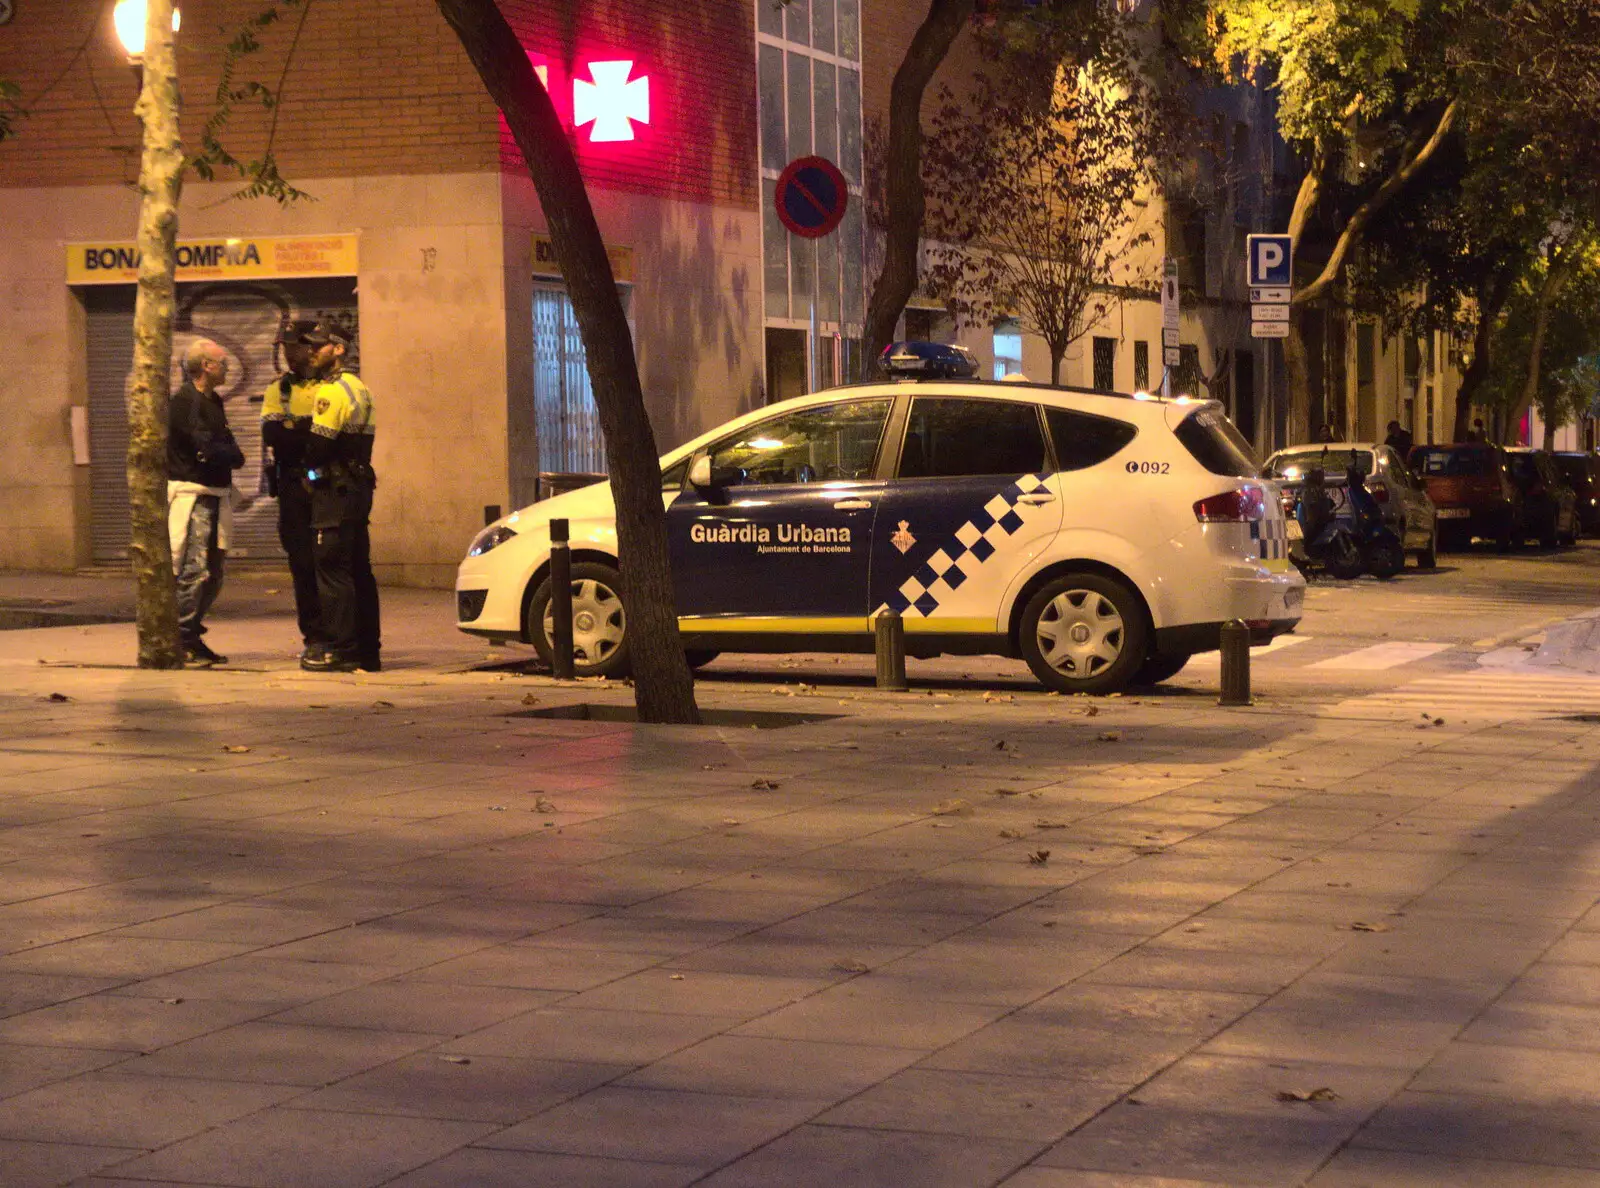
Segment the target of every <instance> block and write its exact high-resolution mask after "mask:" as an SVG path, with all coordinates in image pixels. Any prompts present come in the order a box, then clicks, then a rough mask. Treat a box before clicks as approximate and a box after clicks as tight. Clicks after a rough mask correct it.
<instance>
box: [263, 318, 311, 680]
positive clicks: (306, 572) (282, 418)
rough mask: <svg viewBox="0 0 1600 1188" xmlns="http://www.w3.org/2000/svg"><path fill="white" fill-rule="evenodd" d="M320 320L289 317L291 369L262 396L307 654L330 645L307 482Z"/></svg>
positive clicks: (272, 479)
mask: <svg viewBox="0 0 1600 1188" xmlns="http://www.w3.org/2000/svg"><path fill="white" fill-rule="evenodd" d="M316 326H317V323H316V321H315V320H313V319H310V318H299V319H286V320H285V321H284V323H283V325H282V327H281V328H280V329H279V332H278V345H279V346H280V347H282V348H283V358H284V362H285V363H286V364H287V365H288V368H289V370H288V371H286V372H285V373H284V374H283V375H282V376H280V377H279V378H277V379H275V380H273V381H272V383H270V384H269V385H267V391H266V396H265V398H264V399H263V400H262V402H261V440H262V442H263V443H264V444H265V445H266V446H267V448H268V449H270V450H271V451H272V467H271V469H270V470H269V471H268V472H267V474H268V485H269V487H270V488H271V492H272V494H273V496H274V497H275V498H276V499H277V500H278V539H279V540H280V541H282V542H283V551H284V553H285V554H286V555H287V556H288V558H289V574H290V576H291V578H292V579H293V580H294V609H295V614H296V616H297V617H298V618H299V620H300V638H301V640H302V642H303V644H304V650H303V651H302V652H301V653H300V658H301V659H302V660H305V659H309V658H311V657H313V656H320V655H321V654H322V652H323V649H324V648H325V646H326V638H325V636H324V635H323V631H322V604H321V602H320V601H319V600H318V598H317V561H316V553H315V548H316V531H315V529H313V528H312V527H311V489H310V488H309V487H308V486H307V485H306V481H305V478H306V465H305V458H306V446H307V444H308V443H309V442H310V440H311V416H312V413H313V411H314V406H315V403H316V390H317V387H318V381H317V380H316V379H315V378H314V377H313V376H312V374H311V356H312V355H313V354H314V353H315V352H316V346H315V345H314V344H312V343H311V342H308V341H306V336H307V335H309V334H312V333H313V331H315V329H316Z"/></svg>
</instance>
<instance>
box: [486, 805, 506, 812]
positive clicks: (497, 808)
mask: <svg viewBox="0 0 1600 1188" xmlns="http://www.w3.org/2000/svg"><path fill="white" fill-rule="evenodd" d="M489 811H490V812H491V813H503V812H505V811H506V806H505V805H503V804H491V805H490V806H489Z"/></svg>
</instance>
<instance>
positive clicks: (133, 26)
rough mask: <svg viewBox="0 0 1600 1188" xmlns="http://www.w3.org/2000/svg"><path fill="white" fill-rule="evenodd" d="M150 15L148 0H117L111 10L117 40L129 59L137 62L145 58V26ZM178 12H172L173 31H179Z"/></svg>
mask: <svg viewBox="0 0 1600 1188" xmlns="http://www.w3.org/2000/svg"><path fill="white" fill-rule="evenodd" d="M148 14H149V4H148V3H147V0H117V6H116V7H115V8H113V9H112V10H111V23H112V24H114V25H115V26H116V28H117V40H118V41H120V42H122V48H123V49H125V50H127V51H128V58H129V59H130V60H131V61H135V62H137V61H138V60H139V59H140V58H142V57H143V56H144V26H145V18H146V16H147V15H148ZM178 24H179V19H178V10H177V9H176V8H174V9H173V10H172V31H173V32H174V33H176V32H177V31H178Z"/></svg>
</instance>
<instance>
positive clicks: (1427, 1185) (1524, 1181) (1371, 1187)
mask: <svg viewBox="0 0 1600 1188" xmlns="http://www.w3.org/2000/svg"><path fill="white" fill-rule="evenodd" d="M1594 1184H1595V1174H1594V1172H1593V1171H1590V1170H1587V1169H1579V1168H1567V1167H1551V1166H1549V1165H1548V1164H1536V1163H1510V1162H1505V1161H1501V1160H1489V1159H1447V1158H1443V1157H1441V1156H1438V1155H1414V1154H1412V1153H1410V1152H1406V1151H1372V1150H1362V1149H1360V1148H1347V1149H1345V1150H1343V1151H1340V1152H1339V1153H1338V1154H1337V1155H1335V1156H1334V1157H1333V1158H1332V1159H1331V1160H1330V1161H1329V1162H1328V1165H1327V1166H1326V1167H1324V1168H1323V1169H1322V1170H1321V1171H1319V1172H1318V1173H1317V1174H1316V1175H1314V1176H1312V1177H1311V1179H1309V1180H1307V1181H1306V1188H1440V1185H1449V1188H1508V1186H1510V1185H1515V1186H1516V1188H1594ZM1030 1188H1031V1186H1030ZM1038 1188H1046V1186H1045V1185H1039V1186H1038Z"/></svg>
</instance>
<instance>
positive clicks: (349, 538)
mask: <svg viewBox="0 0 1600 1188" xmlns="http://www.w3.org/2000/svg"><path fill="white" fill-rule="evenodd" d="M306 337H307V338H308V340H310V341H311V343H312V345H313V346H314V347H315V353H314V354H313V355H312V357H311V368H312V373H313V374H314V375H315V376H316V377H317V379H319V380H320V381H321V383H320V384H319V386H318V387H317V390H316V396H315V400H314V402H313V405H312V414H311V440H310V442H309V443H308V444H307V446H306V483H307V485H308V486H309V487H310V491H311V526H312V527H313V528H314V529H315V530H316V541H315V553H316V560H317V596H318V598H319V599H320V601H321V603H322V628H323V632H324V634H325V636H326V640H327V645H326V650H325V651H324V652H323V653H322V654H321V655H320V656H308V657H306V658H304V659H302V660H301V661H300V667H301V668H304V669H306V670H308V671H310V672H353V671H355V670H356V669H361V670H363V671H365V672H376V671H378V670H379V668H380V667H381V659H380V655H379V649H380V638H379V628H378V583H377V581H376V579H374V577H373V576H372V558H371V548H372V546H371V540H370V537H369V535H368V520H369V519H370V517H371V514H372V492H373V490H374V488H375V487H376V486H377V477H376V475H375V474H374V473H373V470H372V440H373V433H374V428H375V426H374V420H373V408H372V393H371V392H370V391H368V389H367V386H366V384H364V383H362V382H361V379H360V377H359V376H357V375H355V374H354V373H353V372H348V371H346V370H344V358H345V352H346V350H347V349H348V347H349V342H350V339H349V335H348V334H347V333H346V332H345V331H344V330H343V329H341V328H340V327H338V326H335V325H332V324H331V323H327V322H319V323H318V324H317V325H316V326H315V327H314V328H313V329H312V330H311V332H310V334H308V335H307V336H306Z"/></svg>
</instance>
